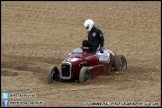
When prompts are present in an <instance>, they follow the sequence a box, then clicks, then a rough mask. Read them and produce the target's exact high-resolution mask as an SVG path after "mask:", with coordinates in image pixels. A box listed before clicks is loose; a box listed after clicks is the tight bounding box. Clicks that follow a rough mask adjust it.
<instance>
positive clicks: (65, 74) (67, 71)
mask: <svg viewBox="0 0 162 108" xmlns="http://www.w3.org/2000/svg"><path fill="white" fill-rule="evenodd" d="M61 70H62V78H68V79H70V78H71V64H69V63H63V64H62V65H61Z"/></svg>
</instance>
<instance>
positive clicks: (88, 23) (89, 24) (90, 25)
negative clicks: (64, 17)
mask: <svg viewBox="0 0 162 108" xmlns="http://www.w3.org/2000/svg"><path fill="white" fill-rule="evenodd" d="M93 26H94V21H93V20H91V19H88V20H86V21H85V22H84V27H85V28H86V29H87V31H88V32H90V31H91V30H92V28H93Z"/></svg>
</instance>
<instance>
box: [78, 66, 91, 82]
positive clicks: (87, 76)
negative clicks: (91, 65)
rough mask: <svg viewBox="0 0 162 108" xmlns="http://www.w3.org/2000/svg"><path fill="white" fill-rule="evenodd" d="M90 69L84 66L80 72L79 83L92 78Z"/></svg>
mask: <svg viewBox="0 0 162 108" xmlns="http://www.w3.org/2000/svg"><path fill="white" fill-rule="evenodd" d="M90 77H91V76H90V71H89V69H88V68H87V67H82V68H81V70H80V74H79V83H83V82H85V81H87V80H89V79H90Z"/></svg>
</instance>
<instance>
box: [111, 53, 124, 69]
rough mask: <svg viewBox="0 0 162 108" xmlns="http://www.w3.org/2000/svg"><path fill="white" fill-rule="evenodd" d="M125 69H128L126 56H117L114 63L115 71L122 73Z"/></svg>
mask: <svg viewBox="0 0 162 108" xmlns="http://www.w3.org/2000/svg"><path fill="white" fill-rule="evenodd" d="M123 69H127V60H126V58H125V57H124V55H121V54H119V55H116V56H115V63H114V70H115V71H120V70H123Z"/></svg>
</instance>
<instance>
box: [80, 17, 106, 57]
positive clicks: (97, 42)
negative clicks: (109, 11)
mask: <svg viewBox="0 0 162 108" xmlns="http://www.w3.org/2000/svg"><path fill="white" fill-rule="evenodd" d="M84 27H85V28H86V30H87V32H88V40H83V42H82V46H83V47H89V51H90V53H93V54H96V51H97V48H98V47H99V46H100V48H99V51H100V53H104V50H103V46H104V36H103V33H102V31H101V30H100V29H98V28H96V27H95V25H94V21H93V20H91V19H87V20H86V21H85V22H84Z"/></svg>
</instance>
